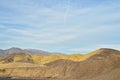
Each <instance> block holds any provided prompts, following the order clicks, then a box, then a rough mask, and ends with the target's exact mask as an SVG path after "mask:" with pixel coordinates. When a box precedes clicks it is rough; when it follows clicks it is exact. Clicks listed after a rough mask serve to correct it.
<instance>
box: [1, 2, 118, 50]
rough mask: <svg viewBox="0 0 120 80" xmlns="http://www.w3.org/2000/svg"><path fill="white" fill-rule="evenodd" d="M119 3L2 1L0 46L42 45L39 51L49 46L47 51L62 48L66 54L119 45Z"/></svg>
mask: <svg viewBox="0 0 120 80" xmlns="http://www.w3.org/2000/svg"><path fill="white" fill-rule="evenodd" d="M119 3H120V2H119V1H103V0H102V1H94V2H93V1H91V2H89V4H88V1H87V0H83V1H82V0H74V1H72V0H63V1H54V0H53V1H52V0H50V1H47V2H46V1H44V0H40V1H37V0H34V1H33V0H20V1H18V0H11V1H9V0H1V1H0V32H1V34H0V44H3V43H4V45H6V46H7V44H13V43H14V44H16V45H20V46H26V47H29V46H33V45H38V44H39V46H37V48H38V47H42V46H44V45H46V46H47V47H44V48H47V49H48V47H53V48H57V47H58V46H59V47H62V48H60V50H61V51H63V52H67V51H68V52H70V51H69V50H68V49H72V50H73V51H79V50H81V51H85V50H86V51H87V50H88V48H89V47H90V46H91V45H93V46H95V45H98V46H99V45H100V44H107V45H111V44H112V45H113V44H116V43H117V44H119V40H120V38H119V37H120V35H119V29H120V28H119V26H120V23H119V21H120V16H119V14H120V11H119V9H120V6H119ZM25 44H31V45H29V46H27V45H25ZM88 45H90V46H89V47H87V46H88ZM9 46H11V45H9ZM13 46H14V45H13ZM85 46H86V47H85ZM82 47H84V49H83V48H82ZM101 47H102V46H101ZM115 47H116V46H115ZM1 48H2V46H1ZM63 48H65V49H63ZM94 48H95V47H94ZM89 49H91V48H89ZM57 50H58V49H57Z"/></svg>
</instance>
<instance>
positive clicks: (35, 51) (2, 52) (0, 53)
mask: <svg viewBox="0 0 120 80" xmlns="http://www.w3.org/2000/svg"><path fill="white" fill-rule="evenodd" d="M14 53H27V54H30V55H51V54H60V53H57V52H56V53H52V52H47V51H43V50H38V49H21V48H16V47H12V48H9V49H6V50H2V49H0V56H3V55H7V54H14Z"/></svg>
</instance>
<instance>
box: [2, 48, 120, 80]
mask: <svg viewBox="0 0 120 80" xmlns="http://www.w3.org/2000/svg"><path fill="white" fill-rule="evenodd" d="M91 53H92V54H93V53H94V55H93V56H91V57H89V58H88V59H86V60H84V61H80V62H78V61H77V62H76V61H72V60H68V59H59V60H56V61H53V62H49V63H46V64H44V66H43V67H36V68H34V67H31V68H27V67H26V68H7V69H6V70H5V72H4V73H6V74H7V73H9V76H14V77H16V76H17V77H36V78H50V79H53V78H57V79H61V80H62V79H73V80H74V79H78V80H119V79H120V76H119V74H120V51H118V50H114V49H107V48H102V49H99V50H96V51H93V52H91ZM91 53H90V54H91ZM1 73H2V72H1Z"/></svg>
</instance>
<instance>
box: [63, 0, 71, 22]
mask: <svg viewBox="0 0 120 80" xmlns="http://www.w3.org/2000/svg"><path fill="white" fill-rule="evenodd" d="M69 3H70V0H67V6H66V11H65V14H64V23H65V24H66V21H67V16H68V11H69Z"/></svg>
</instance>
